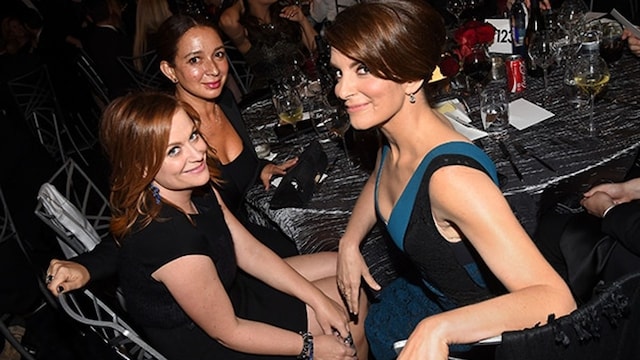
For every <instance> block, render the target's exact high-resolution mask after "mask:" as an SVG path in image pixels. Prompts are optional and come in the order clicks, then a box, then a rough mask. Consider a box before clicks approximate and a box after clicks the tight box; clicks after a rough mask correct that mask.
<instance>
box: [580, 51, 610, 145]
mask: <svg viewBox="0 0 640 360" xmlns="http://www.w3.org/2000/svg"><path fill="white" fill-rule="evenodd" d="M574 76H575V81H576V85H577V86H578V88H579V89H580V91H582V92H584V93H586V94H587V95H589V103H590V107H589V124H588V131H589V136H595V135H597V134H598V130H597V127H596V125H595V123H594V122H593V110H594V107H595V98H596V95H598V94H599V93H600V92H601V91H602V90H603V89H604V87H605V86H606V85H607V83H608V82H609V77H610V74H609V68H608V67H607V63H606V62H605V61H604V60H603V59H602V58H601V57H599V56H589V57H587V58H585V59H581V60H580V61H579V62H578V64H577V65H576V67H575V69H574Z"/></svg>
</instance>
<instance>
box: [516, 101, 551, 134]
mask: <svg viewBox="0 0 640 360" xmlns="http://www.w3.org/2000/svg"><path fill="white" fill-rule="evenodd" d="M553 115H554V114H553V113H552V112H551V111H548V110H545V109H543V108H541V107H540V106H538V105H536V104H534V103H532V102H530V101H527V100H525V99H523V98H520V99H517V100H514V101H512V102H511V103H510V104H509V124H511V125H513V127H515V128H516V129H518V130H522V129H526V128H528V127H529V126H531V125H535V124H537V123H539V122H541V121H543V120H546V119H548V118H550V117H552V116H553Z"/></svg>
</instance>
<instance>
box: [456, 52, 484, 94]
mask: <svg viewBox="0 0 640 360" xmlns="http://www.w3.org/2000/svg"><path fill="white" fill-rule="evenodd" d="M462 72H463V73H464V74H465V75H466V76H467V77H468V78H470V79H471V80H472V82H473V88H472V89H471V90H472V91H473V90H475V92H478V90H479V89H480V88H481V87H482V86H483V85H484V82H485V81H486V80H487V79H488V78H489V74H490V73H491V58H490V57H489V54H488V52H487V48H486V47H485V46H484V45H483V44H477V45H476V46H474V47H473V49H472V52H471V53H470V54H469V55H467V56H465V58H464V61H463V63H462Z"/></svg>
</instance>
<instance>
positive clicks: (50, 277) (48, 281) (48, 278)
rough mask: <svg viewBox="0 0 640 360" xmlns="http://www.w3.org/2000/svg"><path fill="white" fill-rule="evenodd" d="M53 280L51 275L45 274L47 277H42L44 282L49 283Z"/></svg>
mask: <svg viewBox="0 0 640 360" xmlns="http://www.w3.org/2000/svg"><path fill="white" fill-rule="evenodd" d="M52 281H53V275H51V274H47V277H46V278H45V279H44V282H45V283H46V284H47V285H49V284H50V283H51V282H52Z"/></svg>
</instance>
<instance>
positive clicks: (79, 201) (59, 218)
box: [35, 159, 111, 257]
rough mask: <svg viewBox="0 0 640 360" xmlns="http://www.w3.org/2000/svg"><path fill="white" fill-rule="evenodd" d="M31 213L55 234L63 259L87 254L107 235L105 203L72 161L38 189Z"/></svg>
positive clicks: (84, 174)
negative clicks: (33, 209) (36, 202)
mask: <svg viewBox="0 0 640 360" xmlns="http://www.w3.org/2000/svg"><path fill="white" fill-rule="evenodd" d="M35 213H36V215H37V216H38V217H39V218H40V219H41V220H42V221H44V222H45V223H46V224H47V225H49V227H51V228H52V229H53V230H54V231H55V232H56V234H57V235H58V236H57V237H58V242H59V243H60V246H61V248H62V250H63V252H64V254H65V256H67V257H72V256H75V255H77V254H81V253H84V252H87V251H90V250H91V249H93V248H94V247H95V246H96V245H97V244H98V243H99V242H100V241H102V239H104V238H106V237H108V236H109V234H110V233H109V223H110V220H111V217H110V209H109V201H108V200H107V198H106V197H105V196H104V195H103V194H102V191H101V190H100V189H99V188H98V187H97V186H96V184H95V183H94V182H93V181H92V180H91V179H90V178H89V176H87V174H86V173H85V172H84V171H83V170H82V169H81V168H80V167H79V166H78V165H77V164H76V163H75V162H74V161H73V160H72V159H69V160H67V162H66V163H65V164H64V165H63V166H62V167H60V169H58V171H56V173H55V174H54V175H53V176H52V177H51V179H50V180H49V181H48V182H47V183H44V184H43V185H42V186H41V188H40V191H39V192H38V205H37V206H36V210H35Z"/></svg>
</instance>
